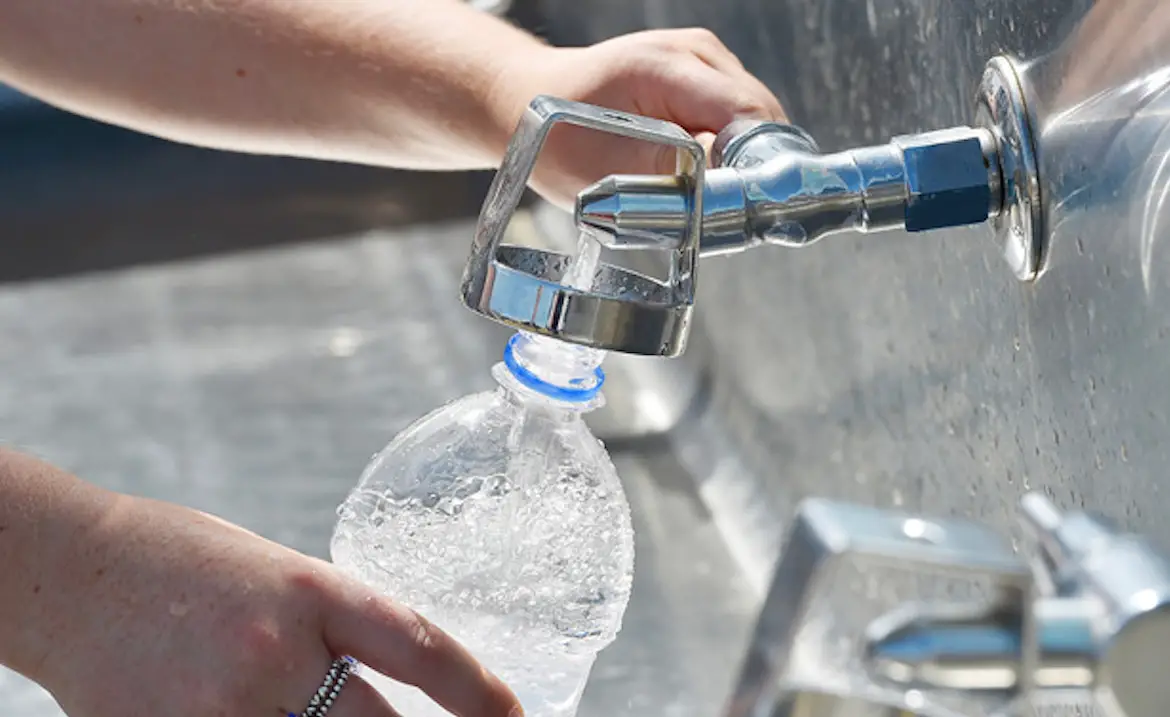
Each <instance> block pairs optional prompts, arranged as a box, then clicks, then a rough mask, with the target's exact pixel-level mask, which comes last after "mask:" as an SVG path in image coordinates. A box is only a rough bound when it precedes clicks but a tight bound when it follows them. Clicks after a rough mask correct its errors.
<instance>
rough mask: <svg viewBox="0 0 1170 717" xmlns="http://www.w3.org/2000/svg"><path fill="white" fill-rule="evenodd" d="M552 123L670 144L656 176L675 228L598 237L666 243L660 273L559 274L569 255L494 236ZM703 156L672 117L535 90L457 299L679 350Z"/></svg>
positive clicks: (613, 340)
mask: <svg viewBox="0 0 1170 717" xmlns="http://www.w3.org/2000/svg"><path fill="white" fill-rule="evenodd" d="M558 123H565V124H571V125H577V126H579V127H584V128H587V129H592V130H598V131H602V132H609V133H611V134H617V135H620V136H624V137H630V138H633V139H639V140H643V141H648V142H655V143H658V144H664V145H668V146H672V147H675V148H676V150H677V153H678V164H677V167H678V169H677V173H676V176H674V177H669V178H661V181H664V182H671V183H673V184H674V185H675V186H677V187H678V188H679V192H678V196H679V197H680V203H681V205H682V207H683V209H684V213H685V216H686V221H685V222H684V226H683V229H682V231H681V232H679V234H678V235H677V236H676V237H674V238H673V239H672V241H669V242H660V243H658V244H656V245H654V246H652V247H646V246H643V245H641V244H637V242H634V241H630V242H627V241H624V240H623V239H624V238H623V237H616V238H615V237H603V238H601V241H602V243H603V244H604V245H606V246H607V247H608V248H610V249H628V248H639V249H647V248H649V249H652V250H655V251H659V252H664V253H666V254H667V258H668V264H669V271H668V272H667V277H666V278H665V279H664V280H659V279H655V278H652V277H650V276H646V275H644V274H640V273H638V272H634V271H631V270H629V269H624V268H621V267H618V266H615V265H613V264H609V263H604V262H601V263H599V264H598V266H597V268H596V270H595V271H594V272H593V278H592V282H591V285H589V286H588V287H582V286H580V285H578V284H577V283H576V282H567V281H566V277H565V273H566V271H567V269H568V268H569V266H570V264H571V263H572V260H573V259H574V257H572V256H569V255H566V254H559V253H556V252H550V251H544V250H540V249H535V248H528V247H519V246H505V245H504V238H505V230H506V228H507V226H508V223H509V221H510V220H511V218H512V215H513V214H514V213H515V211H516V208H517V207H518V206H519V204H520V199H521V197H522V196H523V194H524V190H525V187H526V186H527V183H528V179H529V177H530V176H531V174H532V171H533V169H534V168H535V166H536V161H537V158H538V155H539V153H540V150H541V147H542V146H543V145H544V142H545V140H546V138H547V137H548V134H549V132H550V130H551V129H552V128H553V126H554V125H556V124H558ZM705 166H706V154H705V152H704V150H703V147H702V145H700V144H699V143H698V142H697V141H696V140H695V139H694V138H693V137H691V135H690V134H688V133H687V132H686V131H685V130H683V129H682V128H681V127H679V126H677V125H674V124H671V123H669V122H663V121H660V120H655V119H650V118H648V117H641V116H638V115H631V114H627V113H624V112H616V111H613V110H608V109H603V108H600V107H595V106H592V105H586V104H582V103H579V102H570V101H567V100H563V99H557V98H553V97H547V96H541V97H537V98H536V99H535V100H533V101H532V103H531V104H530V105H529V107H528V109H527V110H526V111H525V113H524V116H523V117H522V118H521V120H520V123H519V126H518V128H517V130H516V133H515V134H514V135H513V136H512V141H511V143H510V144H509V146H508V149H507V152H506V153H505V155H504V161H503V163H502V165H501V167H500V170H499V172H497V173H496V176H495V179H494V181H493V182H492V185H491V188H490V189H489V190H488V195H487V199H486V200H485V201H484V204H483V209H482V210H481V212H480V216H479V222H478V224H477V226H476V231H475V240H474V242H473V243H472V247H471V255H470V257H469V258H468V261H467V265H466V267H465V268H464V272H463V280H462V284H461V294H462V298H463V303H464V304H465V305H466V306H467V307H468V308H469V309H471V310H472V311H474V312H476V313H478V314H480V315H481V316H484V317H486V318H488V319H491V320H493V321H496V322H499V323H501V324H505V325H507V326H510V327H513V328H516V329H519V330H523V331H529V332H532V333H536V334H540V335H544V336H550V337H552V338H557V339H561V340H563V341H567V342H570V343H574V344H579V345H582V346H588V347H591V348H596V349H602V350H607V351H617V352H620V353H629V354H641V355H649V356H676V355H678V354H680V353H682V351H683V349H684V348H685V346H686V339H687V333H688V331H689V329H690V322H691V314H692V311H693V306H694V297H695V274H696V271H695V269H696V264H697V261H698V256H699V253H698V246H699V237H700V233H701V229H702V216H703V214H702V212H703V209H702V196H703V194H702V188H703V180H704V168H705ZM567 283H573V284H574V285H573V286H569V285H567Z"/></svg>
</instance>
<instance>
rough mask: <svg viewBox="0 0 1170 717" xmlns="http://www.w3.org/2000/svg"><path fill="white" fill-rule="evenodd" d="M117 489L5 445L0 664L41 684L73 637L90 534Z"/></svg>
mask: <svg viewBox="0 0 1170 717" xmlns="http://www.w3.org/2000/svg"><path fill="white" fill-rule="evenodd" d="M114 497H115V496H114V495H113V494H111V493H108V492H107V491H103V490H101V489H99V488H97V487H96V486H93V485H90V484H87V483H84V482H83V481H81V480H78V479H77V478H75V477H73V476H71V475H69V474H67V473H65V472H63V471H60V470H58V469H56V468H54V467H52V466H50V465H48V464H46V463H43V462H41V461H38V460H36V459H34V458H30V457H28V456H24V455H20V454H17V453H14V452H11V451H6V450H3V449H0V526H2V527H3V528H4V529H3V531H2V532H0V566H2V567H3V570H4V579H3V580H0V664H4V665H5V666H6V667H9V668H10V669H12V670H15V671H16V672H19V673H21V674H23V675H25V676H26V677H28V678H30V679H32V680H35V681H37V682H39V683H41V684H47V683H48V682H50V675H51V673H52V671H53V665H54V663H55V662H57V657H58V655H59V654H60V652H61V651H62V650H68V649H69V645H70V644H71V642H72V637H71V633H72V628H73V626H74V624H75V622H76V614H77V613H79V612H83V611H84V610H85V600H86V596H85V595H84V592H85V588H84V585H83V583H84V581H86V580H92V578H93V576H92V573H93V570H92V569H90V562H91V560H92V556H93V555H94V554H95V553H96V552H98V551H99V548H98V546H97V545H95V544H94V543H93V541H91V540H89V537H88V536H89V535H90V533H91V531H92V530H93V526H95V525H96V524H99V523H100V522H101V521H102V518H103V515H104V514H105V513H106V512H108V510H109V509H110V506H111V505H112V504H113V499H114Z"/></svg>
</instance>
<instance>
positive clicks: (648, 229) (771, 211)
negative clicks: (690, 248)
mask: <svg viewBox="0 0 1170 717" xmlns="http://www.w3.org/2000/svg"><path fill="white" fill-rule="evenodd" d="M978 107H979V110H978V116H977V118H976V123H975V124H976V126H975V127H953V128H949V129H943V130H938V131H932V132H924V133H921V134H913V135H905V136H901V137H895V138H894V139H893V140H891V141H890V142H889V143H887V144H883V145H877V146H872V147H862V148H857V149H850V150H846V151H843V152H837V153H834V154H821V153H820V151H819V150H818V148H817V145H816V142H814V141H813V139H812V138H811V137H810V136H809V135H808V134H807V133H806V132H805V131H804V130H802V129H800V128H799V127H794V126H791V125H784V124H778V123H772V122H753V121H742V122H735V123H732V124H731V125H730V126H728V127H726V128H725V129H724V130H723V131H722V132H721V133H720V134H719V136H718V137H717V139H716V141H715V145H714V148H713V150H712V166H713V167H714V168H713V169H712V170H710V171H708V172H707V175H706V179H705V181H704V184H703V191H702V196H703V218H702V235H701V239H700V250H699V251H700V254H701V255H702V256H708V255H717V254H726V253H733V252H739V251H743V250H745V249H748V248H752V247H756V246H761V245H764V244H776V245H781V246H787V247H804V246H808V245H810V244H812V243H814V242H816V241H818V240H820V239H822V238H824V237H826V236H830V235H833V234H839V233H842V232H875V231H882V230H888V229H904V230H906V231H910V232H922V231H930V230H934V229H944V228H947V227H955V226H963V225H970V224H981V223H983V222H986V221H988V220H991V222H992V223H993V224H994V225H995V226H996V229H997V230H998V233H999V234H1000V238H1001V241H1003V242H1004V255H1005V258H1006V259H1007V260H1008V262H1009V264H1010V265H1011V268H1012V271H1013V272H1014V273H1015V274H1016V275H1017V276H1018V277H1019V278H1020V279H1022V280H1031V279H1034V278H1035V277H1036V276H1037V275H1038V274H1039V272H1040V269H1041V261H1042V259H1043V257H1042V254H1041V251H1040V249H1041V247H1042V243H1041V242H1040V241H1039V238H1040V230H1041V227H1040V220H1041V214H1040V202H1039V195H1038V192H1039V184H1038V182H1037V181H1036V162H1035V152H1034V147H1033V142H1032V132H1031V123H1030V121H1029V118H1028V114H1027V108H1026V104H1025V100H1024V93H1023V90H1022V87H1021V84H1020V79H1019V75H1018V73H1017V72H1016V70H1015V67H1014V65H1013V64H1012V62H1011V61H1010V60H1008V59H1007V58H1002V57H1000V58H995V59H994V60H992V61H991V62H990V63H989V64H988V66H987V70H986V73H985V75H984V78H983V82H982V84H981V86H980V91H979V102H978ZM685 191H686V189H685V186H684V184H683V183H675V184H671V183H664V182H663V181H662V178H661V177H652V176H612V177H607V178H605V179H603V180H602V181H600V182H598V183H596V184H594V185H593V186H591V187H589V188H587V189H585V190H584V191H583V192H582V193H581V194H580V195H579V196H578V199H577V206H576V220H577V223H578V224H579V225H580V226H583V227H590V228H592V229H594V230H596V231H599V232H604V233H606V234H608V235H611V236H614V237H619V236H620V237H625V238H626V239H625V240H624V241H625V242H626V243H627V244H629V243H630V238H633V239H636V241H637V242H639V243H641V244H642V245H647V246H651V245H654V244H656V243H659V242H665V243H671V242H675V241H677V240H678V237H679V236H680V234H681V232H682V231H683V227H684V224H685V222H686V221H687V212H688V209H689V207H688V204H687V202H686V200H685V198H684V194H685Z"/></svg>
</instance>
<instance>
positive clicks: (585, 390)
mask: <svg viewBox="0 0 1170 717" xmlns="http://www.w3.org/2000/svg"><path fill="white" fill-rule="evenodd" d="M522 338H523V337H522V336H521V335H520V334H516V335H515V336H513V337H512V338H510V339H508V345H507V346H505V347H504V365H505V366H507V367H508V371H510V372H511V374H512V375H513V376H515V377H516V380H517V381H519V382H520V383H522V384H524V386H525V387H526V388H530V389H532V390H533V391H536V392H537V393H539V394H541V395H542V396H548V397H549V398H552V399H556V400H558V401H565V402H567V403H584V402H585V401H592V400H593V399H594V398H596V397H597V394H599V393H601V386H602V385H603V384H604V383H605V371H602V370H601V367H600V366H598V367H597V368H596V369H594V371H593V376H594V377H595V378H596V379H597V381H596V382H595V383H594V384H593V385H592V386H586V387H582V388H573V387H566V386H557V385H556V384H552V383H549V382H548V381H545V380H544V379H542V378H541V377H540V376H537V375H536V374H534V373H532V372H531V371H529V370H528V369H526V368H524V367H523V366H521V365H520V362H519V361H518V360H517V359H516V343H517V342H519V341H520V339H522ZM585 381H586V379H583V378H577V379H573V383H577V384H580V383H584V382H585Z"/></svg>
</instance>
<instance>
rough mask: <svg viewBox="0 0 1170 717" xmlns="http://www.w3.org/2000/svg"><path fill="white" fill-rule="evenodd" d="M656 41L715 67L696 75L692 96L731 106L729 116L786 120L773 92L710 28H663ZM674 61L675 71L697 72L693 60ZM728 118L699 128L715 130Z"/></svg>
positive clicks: (710, 66)
mask: <svg viewBox="0 0 1170 717" xmlns="http://www.w3.org/2000/svg"><path fill="white" fill-rule="evenodd" d="M658 42H661V43H664V44H666V45H668V46H670V47H672V48H674V49H680V48H681V49H685V50H686V51H687V52H688V53H689V54H690V55H692V56H693V57H694V58H696V59H698V60H699V61H700V62H702V63H703V64H705V65H707V67H709V68H711V69H713V70H715V71H716V73H717V74H711V73H700V74H699V77H698V79H699V80H700V81H699V82H696V83H692V86H691V87H690V88H689V89H690V90H691V91H693V92H694V93H695V95H696V99H699V98H708V99H709V100H710V101H714V102H718V103H721V104H722V106H723V107H724V108H727V109H730V110H731V113H730V114H731V115H733V116H732V117H731V119H737V118H740V117H753V118H758V119H765V120H772V121H775V122H786V121H787V120H788V117H787V114H786V113H785V111H784V108H783V106H782V105H781V104H780V100H779V99H778V98H777V97H776V95H775V94H774V93H773V92H772V91H771V90H769V89H768V88H767V86H766V85H764V83H763V82H761V81H760V80H759V78H757V77H756V76H755V75H753V74H751V73H750V72H748V71H747V69H745V68H744V66H743V62H741V61H740V59H739V57H738V56H736V54H735V53H734V52H732V51H731V50H730V49H729V48H728V47H727V46H726V45H724V44H723V42H722V41H721V40H720V39H719V38H718V36H716V35H715V33H713V32H711V31H710V30H707V29H705V28H687V29H683V30H667V31H663V32H662V33H661V36H660V38H659V40H658ZM676 63H677V64H675V65H674V68H676V72H678V71H681V72H683V73H686V74H688V75H690V74H691V73H697V72H698V70H697V69H695V68H696V65H695V64H694V63H693V62H681V63H678V62H677V61H676ZM676 77H677V74H676ZM727 116H728V114H727V113H724V114H722V115H720V118H721V119H726V117H727ZM730 121H731V120H726V121H723V122H722V124H720V125H719V126H718V127H703V128H701V129H704V130H709V131H712V132H718V131H719V130H720V129H722V128H723V127H724V126H725V125H727V124H728V123H729V122H730ZM692 129H699V128H692Z"/></svg>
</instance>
